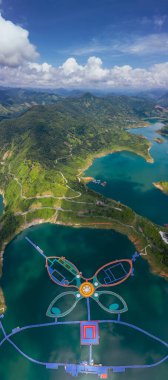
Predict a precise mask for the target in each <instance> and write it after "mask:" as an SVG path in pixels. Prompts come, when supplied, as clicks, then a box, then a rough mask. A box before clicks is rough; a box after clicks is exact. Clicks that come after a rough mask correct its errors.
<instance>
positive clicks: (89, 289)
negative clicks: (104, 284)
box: [79, 281, 95, 298]
mask: <svg viewBox="0 0 168 380" xmlns="http://www.w3.org/2000/svg"><path fill="white" fill-rule="evenodd" d="M94 291H95V288H94V286H93V284H91V282H87V281H86V282H83V284H81V286H80V288H79V293H80V294H81V296H82V297H85V298H87V297H91V296H92V295H93V293H94Z"/></svg>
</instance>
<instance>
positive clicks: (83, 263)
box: [0, 126, 168, 380]
mask: <svg viewBox="0 0 168 380" xmlns="http://www.w3.org/2000/svg"><path fill="white" fill-rule="evenodd" d="M155 127H156V126H153V127H151V128H152V129H151V130H154V128H155ZM145 131H146V133H147V129H145ZM148 133H150V132H149V130H148ZM152 133H153V132H152ZM166 143H167V142H165V143H164V144H165V145H166ZM164 144H160V145H159V144H157V145H156V144H154V146H153V148H152V151H151V153H152V156H154V154H158V157H160V156H159V153H158V149H161V148H163V149H166V148H165V145H164ZM155 149H156V153H155ZM118 155H120V159H119V160H120V161H121V163H123V162H124V160H126V162H127V164H129V167H128V168H127V166H126V165H125V171H123V172H122V173H124V172H129V171H130V168H134V164H135V163H134V160H135V159H137V163H138V165H139V168H140V167H141V165H142V166H143V165H147V167H148V165H149V169H151V170H153V167H154V165H156V163H155V164H146V163H145V161H144V160H143V159H141V158H140V157H137V156H135V155H132V154H127V153H125V152H124V153H120V154H118V153H117V154H114V155H110V156H108V157H106V158H103V159H98V160H96V161H95V162H94V164H93V167H92V168H90V169H89V175H93V172H94V173H97V174H96V178H99V177H101V179H102V177H103V176H104V177H103V179H104V180H108V185H107V187H106V188H101V189H102V191H103V192H107V191H109V192H110V189H109V185H110V183H111V185H112V183H113V179H114V178H116V179H117V178H118V181H120V179H119V177H120V176H119V171H121V167H120V168H119V167H118V166H120V165H118V166H117V165H116V166H115V160H116V156H118ZM155 158H156V155H155ZM105 159H107V161H106V165H104V160H105ZM110 160H111V161H110ZM139 160H140V161H139ZM112 162H113V163H112ZM156 162H157V160H156ZM140 163H141V165H140ZM113 165H114V167H112V166H113ZM99 166H100V168H99ZM108 166H109V167H108ZM117 167H118V172H117V173H116V177H115V175H114V171H115V170H116V168H117ZM96 168H97V169H96ZM103 168H104V169H103ZM105 168H106V171H105ZM102 169H103V170H104V171H102ZM122 169H123V168H122ZM96 170H97V172H96ZM132 170H133V169H132ZM138 170H139V169H138ZM146 170H147V169H146ZM91 172H92V174H91ZM110 173H111V176H112V177H111V179H110ZM133 173H134V175H135V172H134V171H132V173H131V174H129V173H128V174H127V175H128V176H129V175H131V176H133ZM107 174H108V176H109V177H108V178H107ZM142 174H143V173H142ZM122 175H123V174H122ZM94 176H95V175H94ZM125 176H126V174H125ZM144 178H145V176H144ZM116 179H115V180H116ZM159 179H160V177H159ZM159 179H158V178H157V179H156V180H159ZM161 179H165V172H164V173H163V177H162V178H161ZM122 180H123V178H122ZM110 181H111V182H110ZM133 181H134V182H135V177H134V179H133V180H131V177H130V182H131V184H132V183H133ZM137 181H139V182H137V185H136V186H137V188H138V189H139V188H141V191H140V193H142V186H140V182H141V181H142V179H141V174H140V173H139V175H137ZM152 181H153V179H152ZM128 183H129V180H128ZM142 183H143V181H142ZM145 184H146V190H144V193H146V192H147V191H148V190H147V188H148V186H150V181H147V180H146V181H145ZM131 186H132V185H131ZM135 188H136V187H134V186H133V194H134V193H135ZM95 189H96V190H98V188H97V187H96V188H95ZM125 189H126V188H125ZM125 191H127V190H125ZM128 191H129V190H128ZM138 191H139V190H138ZM154 191H156V192H157V193H159V194H162V193H160V192H159V191H158V190H155V189H154ZM108 196H112V197H113V195H112V194H111V193H109V194H108ZM164 197H165V196H164ZM165 199H167V198H166V197H165ZM120 200H121V201H123V200H122V199H120ZM125 203H126V202H125ZM127 204H128V202H127ZM25 236H28V237H29V238H30V239H31V240H33V241H34V242H35V243H36V244H38V245H39V246H40V247H41V248H42V249H43V250H44V252H45V254H46V255H47V256H52V255H57V256H65V257H66V258H67V259H69V260H71V261H72V262H73V263H74V264H75V265H76V266H77V268H79V270H81V271H82V272H83V275H85V276H86V277H90V276H92V275H93V274H94V272H95V271H96V270H97V269H98V268H99V267H100V266H101V265H103V264H106V263H108V262H109V261H112V260H113V259H114V260H115V259H119V258H131V257H132V254H133V253H134V250H135V248H134V246H133V245H132V243H131V242H130V241H129V240H128V239H127V237H125V236H123V235H121V234H118V233H116V232H114V231H105V230H94V229H84V228H81V229H75V228H69V227H63V226H56V225H50V224H43V225H39V226H34V227H31V228H29V229H28V230H26V231H23V232H22V233H21V234H19V235H18V236H17V237H16V238H15V239H14V240H13V241H12V242H11V243H10V244H9V245H8V247H7V248H6V250H5V254H4V266H3V277H2V279H1V285H2V287H3V291H4V295H5V299H6V304H7V312H6V314H5V318H4V319H3V324H4V326H5V329H6V331H7V332H10V331H11V330H12V329H13V328H15V327H17V326H20V327H21V326H24V325H28V324H32V323H43V322H44V323H45V322H48V320H49V318H47V317H46V316H45V313H46V310H47V308H48V306H49V304H50V302H51V301H52V299H53V298H54V297H55V296H56V294H58V293H60V292H61V290H62V289H60V288H59V287H57V286H56V285H55V284H54V283H53V282H52V281H51V280H50V279H49V277H48V274H47V271H46V268H45V260H44V259H43V257H42V256H41V255H40V254H38V252H37V251H36V250H35V249H34V248H33V247H31V246H30V245H29V244H28V243H27V241H26V240H25ZM112 290H113V291H115V292H116V293H118V294H119V295H121V296H122V297H123V298H124V300H125V301H126V302H127V305H128V312H127V313H125V314H124V315H122V317H121V320H123V321H127V322H130V323H133V324H135V325H137V326H139V327H141V328H143V329H146V330H147V331H149V332H151V333H153V334H154V335H156V336H159V337H160V338H162V339H163V340H165V341H168V329H167V316H168V302H167V295H168V283H167V282H166V281H165V280H164V279H162V278H160V277H158V276H156V275H154V274H152V273H151V272H150V268H149V265H148V263H147V261H145V260H143V259H142V258H139V259H138V260H137V261H136V263H135V276H132V277H130V278H129V279H128V280H127V281H126V282H125V283H123V284H120V285H118V286H116V287H113V288H112ZM86 317H87V315H86V305H85V300H84V302H83V301H82V302H81V303H79V304H78V305H77V307H76V308H75V309H74V311H73V312H72V314H70V315H69V316H67V318H66V320H68V319H86ZM91 318H92V319H93V320H95V319H107V318H109V315H107V313H104V312H103V311H102V310H101V309H100V308H99V307H98V306H97V305H96V303H94V301H93V302H91ZM0 337H1V333H0ZM13 341H14V342H15V343H16V344H17V345H18V346H19V347H20V349H22V350H23V351H24V352H25V353H26V354H28V355H30V356H32V357H33V358H35V359H37V360H38V359H39V360H44V361H64V362H66V361H69V362H76V361H77V362H80V361H81V360H86V359H87V350H86V348H85V347H82V346H80V337H79V327H68V328H67V327H66V328H65V327H59V328H58V327H47V328H43V329H38V330H36V331H35V330H31V331H28V332H22V333H20V334H17V335H16V336H15V338H13ZM167 351H168V350H167ZM167 351H166V349H165V348H163V346H161V345H160V344H159V343H155V342H154V341H153V340H151V339H149V338H147V337H145V336H144V335H142V334H141V333H136V332H134V331H133V330H131V329H129V328H127V327H123V326H118V325H115V326H114V325H111V326H106V325H105V326H104V328H101V330H100V346H96V347H94V350H93V352H94V355H93V356H94V359H95V362H96V363H102V364H107V365H108V364H114V365H124V364H127V365H128V364H143V363H151V362H152V361H157V360H159V359H160V358H162V357H163V356H165V354H167V353H168V352H167ZM167 377H168V367H167V364H166V363H164V364H162V365H160V366H158V367H156V368H153V369H146V370H128V371H126V372H125V373H124V374H117V375H115V374H113V375H112V377H111V378H112V379H113V380H120V379H122V380H149V379H152V380H167ZM38 378H40V379H41V380H69V379H71V377H70V376H68V375H67V374H65V372H64V370H63V369H60V370H58V371H55V370H47V369H45V368H43V367H41V366H38V365H36V364H33V363H31V362H29V361H28V360H27V359H25V358H23V357H22V356H21V355H19V353H17V352H16V351H15V350H14V348H13V347H12V346H11V345H10V344H9V343H8V342H5V344H4V345H3V346H2V348H0V380H37V379H38ZM80 378H81V379H84V380H94V379H95V378H96V377H94V376H90V375H87V376H82V377H81V376H80Z"/></svg>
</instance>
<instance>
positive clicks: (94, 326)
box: [80, 321, 99, 346]
mask: <svg viewBox="0 0 168 380" xmlns="http://www.w3.org/2000/svg"><path fill="white" fill-rule="evenodd" d="M80 342H81V345H86V346H90V345H96V344H99V326H98V322H97V321H82V322H81V323H80Z"/></svg>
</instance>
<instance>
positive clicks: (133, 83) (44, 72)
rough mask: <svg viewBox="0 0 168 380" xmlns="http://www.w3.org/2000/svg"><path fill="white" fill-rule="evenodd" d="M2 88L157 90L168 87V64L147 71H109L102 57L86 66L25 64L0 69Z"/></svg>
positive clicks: (123, 68) (128, 68)
mask: <svg viewBox="0 0 168 380" xmlns="http://www.w3.org/2000/svg"><path fill="white" fill-rule="evenodd" d="M0 85H4V86H22V87H41V88H49V87H50V88H58V87H69V88H85V89H86V88H88V89H89V88H104V89H105V88H106V89H113V88H136V89H138V88H139V89H141V88H157V87H164V88H167V87H168V62H164V63H160V64H155V65H153V66H151V67H149V68H148V69H144V68H143V69H142V68H140V67H137V68H133V67H132V66H130V65H123V66H113V67H111V68H106V67H104V66H103V62H102V60H101V59H100V58H99V57H90V58H89V59H88V60H87V62H86V64H84V65H81V64H78V62H77V61H76V59H75V58H72V57H71V58H69V59H67V60H66V61H65V62H64V63H63V64H62V65H61V66H59V67H54V66H52V65H49V64H48V63H43V64H39V63H26V64H24V65H22V66H21V65H20V66H19V67H9V66H1V68H0Z"/></svg>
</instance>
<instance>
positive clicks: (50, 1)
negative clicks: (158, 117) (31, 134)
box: [0, 0, 168, 87]
mask: <svg viewBox="0 0 168 380" xmlns="http://www.w3.org/2000/svg"><path fill="white" fill-rule="evenodd" d="M0 4H1V5H0V9H1V14H2V18H3V20H5V21H6V22H7V21H10V22H11V23H12V25H13V26H15V27H16V28H17V27H18V26H20V28H21V29H22V30H25V31H27V33H28V37H27V38H28V42H29V45H32V46H34V48H35V50H36V52H38V56H37V54H32V57H31V55H30V57H28V56H27V58H24V59H23V61H24V62H22V63H24V65H26V63H27V65H28V64H29V62H31V61H32V62H34V66H30V65H29V69H30V68H31V70H34V71H35V70H36V71H38V73H39V70H40V66H37V65H43V66H41V68H42V69H41V71H43V72H44V71H45V70H48V71H51V70H56V69H57V71H58V69H59V68H60V67H62V66H63V65H64V63H66V65H65V68H64V69H63V71H64V72H65V74H66V75H67V73H68V75H71V74H72V75H71V76H73V75H74V72H75V71H76V74H77V76H78V77H77V76H76V79H75V81H73V80H68V81H65V83H64V81H63V77H62V76H61V78H62V79H61V78H60V77H59V79H60V82H59V80H58V82H59V83H60V85H61V84H62V85H64V84H65V86H66V85H67V86H73V87H75V86H76V87H80V85H81V86H83V85H84V83H83V82H84V78H83V82H80V78H79V73H80V74H81V72H83V73H84V72H85V79H86V84H87V83H88V76H87V78H86V71H87V70H88V68H87V67H86V66H89V70H90V66H91V64H89V65H88V63H87V62H88V60H89V59H90V58H91V57H92V58H93V57H95V61H94V60H91V62H92V69H93V70H92V72H93V71H94V69H95V70H96V67H99V68H100V67H101V68H103V69H104V72H101V73H100V70H99V74H102V76H101V75H100V76H101V78H100V79H101V81H102V79H104V81H105V77H106V78H107V73H109V70H112V69H113V68H114V67H116V66H117V67H120V68H123V67H125V66H129V67H131V69H132V73H133V74H134V76H135V72H134V70H137V69H139V70H142V73H141V74H142V75H144V73H145V72H143V70H147V72H148V71H150V76H151V75H152V74H151V72H152V73H153V70H155V69H154V67H155V65H162V66H160V68H161V69H162V71H165V70H166V69H167V65H166V66H165V68H164V67H163V65H165V64H166V63H167V61H168V2H167V0H160V1H156V0H153V1H152V0H40V1H39V0H0ZM3 28H4V29H2V33H4V34H6V35H7V33H8V32H7V23H6V24H5V23H4V22H3ZM13 30H14V29H13ZM2 33H1V35H2ZM17 38H19V36H17ZM9 39H10V36H9V38H8V42H9ZM0 42H1V36H0ZM2 45H3V44H2ZM11 45H12V41H11ZM4 46H5V42H4ZM29 47H30V46H29ZM9 50H10V49H9ZM18 50H19V48H18ZM30 51H31V49H30ZM9 54H10V52H7V51H6V46H5V53H4V52H3V51H2V47H1V48H0V64H1V65H3V68H2V74H3V75H4V65H5V64H6V66H8V69H9V67H11V60H12V57H11V59H10V60H9V62H8V59H6V61H5V60H4V55H5V56H6V57H8V55H9ZM1 55H2V57H3V59H2V60H1ZM35 55H36V56H35ZM70 59H71V61H68V60H70ZM72 59H73V60H74V61H72ZM96 59H97V61H96ZM98 59H99V60H101V63H100V61H98ZM67 62H69V65H70V66H69V67H70V68H71V69H70V71H71V72H70V71H69V68H68V71H66V69H67V67H68V66H67V65H68V64H67ZM75 62H77V64H78V66H77V65H76V64H75ZM8 63H9V65H8ZM18 63H19V65H20V63H21V60H20V61H19V62H18ZM44 63H46V64H47V65H50V66H52V67H50V68H49V66H44ZM19 65H18V66H19ZM35 65H36V66H35ZM95 65H96V67H95ZM14 66H15V67H14ZM16 66H17V65H14V64H13V73H14V74H15V75H16ZM82 67H83V68H84V69H82ZM22 69H23V68H21V69H20V70H21V71H22ZM27 69H28V66H27ZM163 69H164V70H163ZM11 70H12V69H11ZM2 74H1V75H2ZM10 74H12V73H11V72H10ZM113 74H114V75H113V76H115V77H116V72H114V73H113ZM20 75H21V76H22V78H23V77H24V74H22V73H21V72H20ZM38 75H39V74H38ZM82 75H83V74H82ZM110 75H111V73H110ZM118 75H119V74H118V73H117V76H118ZM122 75H123V70H122V72H121V76H122ZM129 75H130V70H129ZM138 75H140V72H138ZM145 75H146V74H145ZM127 76H128V70H127ZM102 77H103V78H102ZM22 78H20V81H21V84H24V83H25V79H24V78H23V80H22ZM89 78H90V79H89V80H91V72H90V73H89ZM111 78H112V77H111ZM41 79H42V78H41ZM69 79H72V78H69ZM112 79H113V78H112ZM133 79H134V77H133V78H132V79H131V81H130V80H128V81H127V82H128V83H125V82H124V81H123V86H125V85H128V87H129V85H131V86H132V81H133ZM147 79H148V80H147V82H151V84H149V83H147V86H148V87H149V86H152V87H154V86H155V87H158V86H160V87H161V86H162V85H163V83H164V80H163V75H162V81H161V83H160V82H159V81H158V83H157V80H156V75H155V79H154V81H153V83H152V80H150V79H151V78H149V75H148V78H147ZM2 81H3V78H2V76H1V77H0V83H2ZM37 82H38V81H37ZM105 82H106V83H107V80H106V81H105ZM113 82H114V81H113V80H111V81H110V82H109V84H108V86H110V85H111V86H112V87H114V83H113ZM154 82H155V83H154ZM106 83H104V84H103V82H101V84H102V85H103V86H106ZM110 83H111V84H110ZM117 83H118V82H117ZM117 83H116V85H117ZM166 83H167V82H166ZM25 84H26V83H25ZM13 85H14V82H13ZM27 85H29V83H27ZM30 85H31V83H30ZM37 85H40V86H41V82H40V81H39V82H38V83H37ZM46 85H47V81H45V83H44V86H46ZM93 85H95V86H96V87H97V85H98V75H97V76H95V77H94V75H93ZM120 86H122V83H120ZM138 86H139V84H138Z"/></svg>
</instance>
